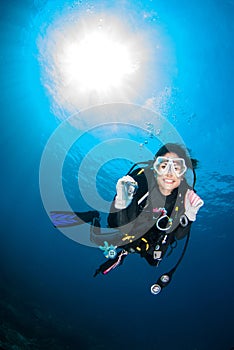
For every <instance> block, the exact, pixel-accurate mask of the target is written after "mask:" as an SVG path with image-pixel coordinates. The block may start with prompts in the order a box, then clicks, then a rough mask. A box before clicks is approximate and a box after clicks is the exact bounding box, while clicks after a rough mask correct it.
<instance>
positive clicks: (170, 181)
mask: <svg viewBox="0 0 234 350" xmlns="http://www.w3.org/2000/svg"><path fill="white" fill-rule="evenodd" d="M164 182H165V183H166V184H168V185H171V184H173V182H174V180H169V179H164Z"/></svg>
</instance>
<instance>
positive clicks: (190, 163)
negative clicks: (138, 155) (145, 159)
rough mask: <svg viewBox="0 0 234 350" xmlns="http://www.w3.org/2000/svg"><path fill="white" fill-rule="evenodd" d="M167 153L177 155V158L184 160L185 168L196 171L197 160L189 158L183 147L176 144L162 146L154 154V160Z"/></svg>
mask: <svg viewBox="0 0 234 350" xmlns="http://www.w3.org/2000/svg"><path fill="white" fill-rule="evenodd" d="M169 152H173V153H176V154H178V156H179V157H180V158H183V159H184V160H185V164H186V166H187V168H194V169H196V167H197V164H198V161H197V159H193V158H190V156H189V153H188V151H187V149H186V148H185V147H184V146H182V145H179V144H177V143H167V144H165V145H163V146H162V147H161V148H160V149H159V150H158V152H157V153H156V154H155V158H157V157H162V156H164V155H165V154H166V153H169Z"/></svg>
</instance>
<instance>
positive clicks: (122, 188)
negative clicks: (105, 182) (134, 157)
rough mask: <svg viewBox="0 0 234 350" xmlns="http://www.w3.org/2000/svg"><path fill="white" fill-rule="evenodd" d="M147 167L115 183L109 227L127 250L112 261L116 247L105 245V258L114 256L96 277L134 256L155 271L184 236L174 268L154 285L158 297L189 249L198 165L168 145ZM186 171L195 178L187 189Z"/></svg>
mask: <svg viewBox="0 0 234 350" xmlns="http://www.w3.org/2000/svg"><path fill="white" fill-rule="evenodd" d="M148 163H149V165H148V166H147V167H146V168H140V169H136V170H133V171H132V169H130V171H129V172H128V174H127V175H125V176H123V177H122V178H120V179H119V180H118V182H117V185H116V190H117V193H116V196H115V198H114V200H113V202H112V204H111V209H110V213H109V216H108V224H109V227H111V228H118V229H120V230H121V231H122V233H123V238H122V241H123V242H124V243H125V244H123V245H122V247H121V248H122V249H121V251H120V252H118V254H116V256H114V253H113V250H114V248H115V247H114V246H113V245H111V246H108V244H107V242H105V245H104V247H103V250H104V251H105V252H106V253H108V251H109V252H110V253H111V254H112V256H110V255H109V258H110V259H109V260H108V261H107V262H105V263H104V264H102V265H101V266H100V267H99V269H98V270H97V271H96V273H95V276H96V275H97V274H98V273H102V274H106V273H108V272H109V271H110V270H112V269H113V268H115V267H116V266H118V265H120V264H121V263H122V262H123V260H124V259H125V258H126V256H127V255H129V254H130V253H138V254H140V256H141V257H142V258H144V259H146V261H147V262H148V263H149V264H150V265H152V266H158V265H159V263H160V262H161V261H162V259H163V257H164V256H165V254H166V252H167V249H168V247H169V246H171V247H172V248H173V247H175V245H176V243H177V240H181V239H183V238H184V237H186V236H187V240H186V243H185V247H184V250H183V252H182V255H181V257H180V259H179V261H178V262H177V264H176V265H175V266H174V267H173V268H172V269H171V270H170V271H169V272H168V273H166V274H164V275H162V276H161V277H160V278H159V279H158V281H157V283H156V284H154V285H152V287H151V292H152V293H153V294H158V293H159V292H160V291H161V289H162V288H163V287H165V286H166V285H168V283H169V282H170V280H171V278H172V275H173V273H174V272H175V270H176V268H177V267H178V265H179V263H180V262H181V260H182V258H183V256H184V254H185V250H186V248H187V245H188V239H189V235H190V229H191V225H192V223H193V222H194V221H195V220H196V215H197V212H198V210H199V209H200V207H201V206H202V205H203V204H204V202H203V200H202V199H201V198H200V197H199V196H198V195H197V194H196V193H195V191H194V190H193V186H194V183H195V171H194V168H195V167H196V165H197V161H196V160H195V159H190V157H189V156H188V154H187V152H186V150H185V149H184V148H183V147H182V146H180V145H177V144H173V143H168V144H166V145H164V146H162V147H161V148H160V149H159V150H158V152H157V153H156V155H155V158H154V160H153V161H151V162H148ZM133 168H134V167H133ZM188 170H190V173H191V171H192V173H193V176H194V181H193V184H191V185H189V184H188V181H187V180H186V173H187V172H188ZM100 248H101V247H100ZM108 249H109V250H108ZM106 256H107V257H108V254H106Z"/></svg>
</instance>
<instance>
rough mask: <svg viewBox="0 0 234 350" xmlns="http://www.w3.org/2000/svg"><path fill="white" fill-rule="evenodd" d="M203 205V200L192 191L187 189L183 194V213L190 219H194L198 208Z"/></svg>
mask: <svg viewBox="0 0 234 350" xmlns="http://www.w3.org/2000/svg"><path fill="white" fill-rule="evenodd" d="M203 205H204V201H203V200H202V199H201V198H200V197H199V196H198V195H197V194H196V193H195V192H194V191H193V190H187V192H186V195H185V201H184V206H185V215H186V216H187V218H188V219H189V220H190V221H195V220H196V215H197V212H198V210H199V209H200V208H201V207H202V206H203Z"/></svg>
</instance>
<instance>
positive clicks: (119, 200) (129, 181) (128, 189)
mask: <svg viewBox="0 0 234 350" xmlns="http://www.w3.org/2000/svg"><path fill="white" fill-rule="evenodd" d="M137 188H138V184H137V182H136V181H135V180H134V179H133V178H132V177H131V176H130V175H126V176H123V177H121V179H119V180H118V182H117V184H116V191H117V195H116V197H115V208H116V209H125V208H127V207H128V206H129V204H130V203H131V201H132V198H133V196H134V194H135V193H136V190H137Z"/></svg>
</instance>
